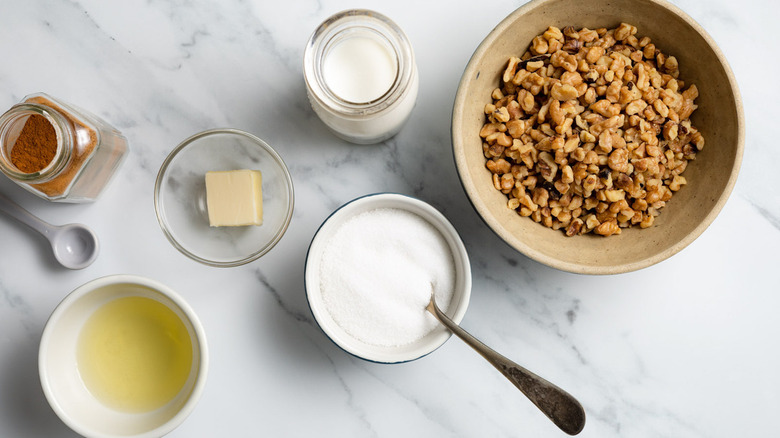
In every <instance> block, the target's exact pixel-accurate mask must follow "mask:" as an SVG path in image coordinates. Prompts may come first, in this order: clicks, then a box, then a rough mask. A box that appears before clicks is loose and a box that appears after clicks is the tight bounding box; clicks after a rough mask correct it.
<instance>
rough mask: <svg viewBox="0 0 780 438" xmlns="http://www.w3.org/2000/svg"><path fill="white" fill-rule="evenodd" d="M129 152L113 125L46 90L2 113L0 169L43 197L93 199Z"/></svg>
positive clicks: (0, 122) (51, 198)
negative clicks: (56, 97)
mask: <svg viewBox="0 0 780 438" xmlns="http://www.w3.org/2000/svg"><path fill="white" fill-rule="evenodd" d="M126 153H127V140H126V139H125V137H124V136H122V134H121V133H120V132H119V131H117V130H116V129H115V128H114V127H112V126H111V125H109V124H108V123H106V122H105V121H103V120H101V119H100V118H98V117H97V116H95V115H93V114H90V113H88V112H86V111H83V110H81V109H77V108H76V107H74V106H72V105H70V104H68V103H66V102H63V101H60V100H57V99H55V98H53V97H51V96H48V95H46V94H43V93H40V94H33V95H30V96H27V97H25V98H24V100H23V101H22V102H21V103H18V104H16V105H14V106H13V107H11V109H9V110H8V111H7V112H6V113H5V114H3V115H2V116H0V171H2V172H3V173H4V174H5V175H6V176H8V177H9V178H10V179H11V180H13V181H14V182H16V183H17V184H19V185H20V186H22V187H24V188H25V189H27V190H29V191H30V192H32V193H34V194H36V195H38V196H40V197H42V198H44V199H48V200H51V201H61V202H90V201H94V200H95V199H96V198H97V197H98V195H99V194H100V193H101V191H102V190H103V188H105V186H106V185H107V184H108V182H109V180H110V179H111V177H112V176H113V174H114V173H115V171H116V169H117V168H118V167H119V165H120V164H121V162H122V160H123V158H124V157H125V155H126Z"/></svg>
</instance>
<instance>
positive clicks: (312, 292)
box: [305, 193, 471, 363]
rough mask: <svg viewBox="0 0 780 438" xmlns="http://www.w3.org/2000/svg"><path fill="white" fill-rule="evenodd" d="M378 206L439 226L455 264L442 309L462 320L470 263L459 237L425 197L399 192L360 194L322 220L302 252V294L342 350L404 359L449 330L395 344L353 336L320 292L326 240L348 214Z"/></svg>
mask: <svg viewBox="0 0 780 438" xmlns="http://www.w3.org/2000/svg"><path fill="white" fill-rule="evenodd" d="M377 208H397V209H402V210H406V211H409V212H411V213H414V214H417V215H418V216H420V217H422V218H423V219H425V220H427V221H428V222H429V223H431V224H432V225H433V226H434V227H435V228H436V229H437V230H439V232H440V233H441V235H442V236H443V237H444V239H445V240H446V241H447V244H448V245H449V247H450V249H451V251H452V257H453V261H454V263H455V290H454V291H453V296H452V301H451V302H450V306H449V307H448V308H447V309H442V310H445V313H446V314H447V315H448V316H450V317H451V318H452V319H453V320H454V321H455V322H460V321H461V320H462V319H463V316H464V315H465V313H466V309H467V308H468V303H469V298H470V296H471V266H470V264H469V259H468V254H467V253H466V248H465V247H464V245H463V242H462V241H461V240H460V237H459V236H458V233H457V231H456V230H455V228H454V227H453V226H452V224H450V223H449V221H448V220H447V219H446V218H445V217H444V216H443V215H442V214H441V213H440V212H439V211H438V210H436V209H435V208H433V207H432V206H431V205H429V204H427V203H425V202H423V201H420V200H418V199H415V198H410V197H408V196H404V195H399V194H390V193H383V194H376V195H369V196H365V197H362V198H358V199H356V200H353V201H351V202H349V203H347V204H345V205H343V206H342V207H341V208H339V209H338V210H336V211H335V212H334V213H333V214H332V215H331V216H330V217H329V218H328V219H327V220H325V222H324V223H323V224H322V226H321V227H320V229H319V230H318V231H317V233H316V234H315V236H314V238H313V239H312V242H311V245H310V246H309V252H308V254H307V257H306V269H305V271H306V272H305V283H306V297H307V299H308V301H309V306H310V308H311V311H312V313H313V314H314V317H315V319H316V321H317V323H318V324H319V326H320V328H322V330H323V331H324V332H325V334H326V335H327V336H328V337H329V338H330V339H331V340H332V341H333V342H334V343H335V344H336V345H338V346H339V347H341V348H342V349H343V350H345V351H347V352H348V353H350V354H353V355H355V356H357V357H360V358H362V359H366V360H370V361H374V362H382V363H397V362H406V361H410V360H414V359H417V358H420V357H422V356H424V355H426V354H428V353H430V352H432V351H434V350H435V349H436V348H438V347H439V346H441V345H442V344H443V343H444V342H445V341H446V340H447V339H449V337H450V332H449V331H448V330H447V329H445V328H444V326H441V325H440V326H438V327H437V328H435V329H434V330H433V331H431V332H430V333H428V334H427V335H426V336H424V337H423V338H421V339H420V340H418V341H416V342H413V343H411V344H406V345H402V346H393V347H381V346H376V345H371V344H368V343H366V342H364V341H362V340H360V339H357V338H355V337H353V336H352V335H350V334H349V333H347V332H346V331H344V329H342V328H341V327H340V326H339V325H338V324H337V323H336V322H335V321H334V320H333V317H332V316H331V315H330V314H329V313H328V311H327V308H326V307H325V304H324V303H323V300H322V293H321V291H320V281H319V280H320V265H321V260H322V254H323V251H324V249H325V246H326V244H327V242H328V240H329V239H330V238H331V237H332V236H333V234H334V233H335V232H336V230H338V228H339V227H340V225H341V224H343V223H344V222H345V221H346V220H348V219H349V218H351V217H354V216H355V215H357V214H360V213H363V212H365V211H370V210H374V209H377Z"/></svg>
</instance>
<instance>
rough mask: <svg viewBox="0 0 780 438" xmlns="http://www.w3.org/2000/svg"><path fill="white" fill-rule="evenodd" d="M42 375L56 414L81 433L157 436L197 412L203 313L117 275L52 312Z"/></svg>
mask: <svg viewBox="0 0 780 438" xmlns="http://www.w3.org/2000/svg"><path fill="white" fill-rule="evenodd" d="M38 371H39V374H40V379H41V387H42V388H43V392H44V395H45V396H46V399H47V400H48V402H49V404H50V405H51V407H52V409H53V410H54V412H55V413H56V414H57V416H58V417H59V418H60V419H61V420H62V421H63V422H64V423H65V424H66V425H68V426H69V427H70V428H71V429H73V430H74V431H76V432H78V433H79V434H81V435H84V436H122V437H136V438H139V437H149V438H151V437H159V436H163V435H165V434H167V433H169V432H171V431H172V430H173V429H175V428H176V427H177V426H178V425H179V424H181V423H182V422H183V421H184V420H185V419H186V418H187V416H188V415H189V414H190V412H192V410H193V409H194V408H195V405H196V404H197V401H198V399H199V398H200V395H201V393H202V392H203V388H204V386H205V383H206V375H207V372H208V347H207V344H206V336H205V334H204V332H203V327H202V326H201V324H200V321H199V320H198V317H197V315H195V312H194V311H193V310H192V308H191V307H190V306H189V305H188V304H187V302H185V301H184V300H183V299H182V298H181V297H180V296H179V295H178V294H177V293H176V292H174V291H173V290H171V289H170V288H168V287H167V286H165V285H163V284H161V283H159V282H156V281H154V280H151V279H147V278H144V277H139V276H134V275H112V276H108V277H103V278H98V279H96V280H92V281H90V282H88V283H86V284H84V285H82V286H80V287H78V288H76V289H75V290H74V291H73V292H71V293H70V294H69V295H68V296H67V297H65V299H63V300H62V302H61V303H60V304H59V305H58V306H57V308H56V309H55V310H54V312H52V314H51V316H50V317H49V321H48V322H47V323H46V327H45V329H44V331H43V335H42V337H41V344H40V349H39V352H38Z"/></svg>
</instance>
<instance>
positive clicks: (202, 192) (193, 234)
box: [154, 129, 294, 267]
mask: <svg viewBox="0 0 780 438" xmlns="http://www.w3.org/2000/svg"><path fill="white" fill-rule="evenodd" d="M239 169H251V170H259V171H260V172H261V173H262V175H263V180H262V181H263V183H262V187H263V224H262V225H259V226H244V227H211V226H209V219H208V210H207V208H206V180H205V177H206V172H208V171H221V170H239ZM293 205H294V194H293V183H292V178H291V177H290V172H289V171H288V170H287V166H286V165H285V164H284V161H283V160H282V158H281V157H280V156H279V154H277V153H276V151H274V150H273V148H271V146H269V145H268V144H267V143H266V142H264V141H263V140H261V139H259V138H257V137H255V136H254V135H252V134H249V133H247V132H244V131H240V130H237V129H212V130H208V131H203V132H201V133H199V134H195V135H193V136H192V137H190V138H188V139H186V140H184V141H183V142H182V143H181V144H179V145H178V146H176V148H175V149H174V150H173V151H172V152H171V153H170V155H168V158H166V159H165V162H163V164H162V167H161V168H160V172H159V173H158V174H157V181H156V183H155V185H154V209H155V211H156V212H157V220H158V222H159V223H160V227H161V228H162V230H163V233H165V237H167V238H168V240H169V241H170V242H171V244H173V246H174V247H176V249H178V250H179V251H181V253H182V254H184V255H186V256H187V257H189V258H191V259H193V260H196V261H198V262H200V263H203V264H206V265H209V266H216V267H232V266H240V265H243V264H246V263H249V262H251V261H253V260H257V259H258V258H260V257H261V256H262V255H264V254H265V253H267V252H268V251H270V250H271V248H273V247H274V245H276V243H277V242H279V240H280V239H281V238H282V236H283V235H284V233H285V231H287V226H288V225H289V224H290V219H291V218H292V212H293Z"/></svg>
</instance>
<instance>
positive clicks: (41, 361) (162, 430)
mask: <svg viewBox="0 0 780 438" xmlns="http://www.w3.org/2000/svg"><path fill="white" fill-rule="evenodd" d="M116 284H134V285H140V286H144V287H147V288H149V289H152V290H154V291H156V292H159V293H160V294H162V295H164V296H166V297H167V298H169V299H170V300H171V301H173V303H174V304H175V305H176V306H177V307H178V308H179V310H181V311H182V313H183V314H184V315H185V316H186V318H187V319H188V320H189V322H190V324H191V325H192V329H193V331H194V332H195V338H196V339H197V342H198V351H199V354H198V365H199V368H198V372H197V375H196V377H195V384H194V385H193V387H192V391H191V393H190V395H189V397H188V398H187V401H186V402H185V403H184V404H183V405H182V406H181V408H180V409H179V411H178V412H176V414H175V415H173V416H172V417H171V418H170V419H168V420H167V421H166V422H165V423H163V424H161V425H160V426H157V427H156V428H154V429H152V430H149V431H146V432H142V433H139V434H135V435H126V434H108V435H106V434H98V433H96V432H95V431H94V430H92V429H91V428H89V427H88V426H85V425H83V424H81V423H79V422H77V421H76V420H74V419H73V418H72V417H71V416H70V415H68V413H67V412H66V411H65V409H64V408H63V407H62V406H61V405H60V403H59V400H58V399H57V398H56V396H55V394H54V393H53V391H52V389H51V385H50V380H49V376H48V373H47V367H46V362H47V359H48V356H49V354H48V353H49V351H48V346H49V344H50V343H51V339H50V338H51V337H52V336H53V333H54V330H55V328H56V326H57V323H58V322H59V320H60V318H61V317H62V316H63V315H64V314H65V312H67V311H68V309H70V308H71V306H73V304H74V303H76V302H77V301H78V300H79V299H81V298H82V297H84V296H86V295H88V294H90V293H93V292H94V291H96V290H99V289H101V288H103V287H106V286H110V285H116ZM208 350H209V349H208V341H207V339H206V332H205V331H204V329H203V324H202V323H201V322H200V319H199V318H198V315H197V314H196V313H195V311H194V310H193V309H192V307H191V306H190V305H189V304H188V303H187V301H185V300H184V298H182V297H181V295H179V294H178V293H177V292H175V291H174V290H173V289H171V288H170V287H168V286H166V285H164V284H162V283H160V282H158V281H156V280H152V279H150V278H146V277H142V276H139V275H131V274H113V275H107V276H104V277H99V278H96V279H94V280H90V281H88V282H86V283H84V284H82V285H81V286H78V287H76V288H75V289H74V290H73V291H71V292H70V293H68V295H66V296H65V298H63V299H62V301H60V302H59V304H58V305H57V307H55V308H54V310H53V311H52V313H51V315H50V316H49V318H48V319H47V321H46V324H45V325H44V329H43V333H42V335H41V340H40V343H39V346H38V378H39V380H40V383H41V388H42V390H43V394H44V396H45V397H46V400H47V401H48V402H49V405H50V406H51V408H52V410H53V411H54V413H55V414H57V417H59V418H60V420H62V422H63V423H65V424H66V425H67V426H68V427H70V428H71V429H72V430H73V431H75V432H77V433H79V434H81V435H84V436H104V437H117V438H119V437H125V438H128V437H134V438H153V437H159V436H163V435H166V434H168V433H170V432H171V431H173V430H174V429H176V428H177V427H178V426H179V425H181V423H183V422H184V420H185V419H186V418H187V417H188V416H189V415H190V414H191V413H192V411H193V410H194V409H195V406H196V405H197V403H198V401H199V400H200V398H201V396H202V394H203V390H204V388H205V386H206V380H207V377H208V369H209V351H208Z"/></svg>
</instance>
